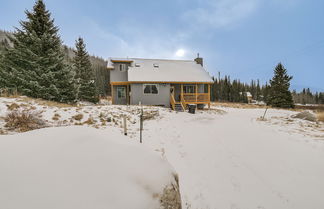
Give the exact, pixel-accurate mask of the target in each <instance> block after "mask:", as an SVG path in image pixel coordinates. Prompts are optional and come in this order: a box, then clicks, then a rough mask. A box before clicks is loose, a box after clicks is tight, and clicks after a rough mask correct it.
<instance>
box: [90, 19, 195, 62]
mask: <svg viewBox="0 0 324 209" xmlns="http://www.w3.org/2000/svg"><path fill="white" fill-rule="evenodd" d="M86 24H87V27H86V28H87V30H90V31H91V35H90V36H89V37H86V38H87V39H88V40H95V41H93V42H92V47H93V48H94V49H96V53H99V54H101V56H104V57H105V58H108V57H110V56H112V57H143V58H165V59H175V58H179V57H177V56H176V51H177V50H178V49H179V48H181V49H183V50H185V51H186V53H185V54H184V56H183V57H181V58H182V59H192V58H193V56H194V55H193V53H190V52H191V50H190V48H189V47H186V46H185V44H184V42H183V40H185V39H186V36H184V35H183V34H182V33H174V32H172V31H167V30H165V29H161V30H159V29H155V30H152V29H151V27H149V26H145V25H138V24H133V23H132V22H119V23H118V24H116V26H109V27H105V26H102V25H99V24H98V23H97V22H95V21H93V20H90V19H88V20H87V21H86ZM92 47H91V48H92ZM89 51H90V52H91V51H92V49H89Z"/></svg>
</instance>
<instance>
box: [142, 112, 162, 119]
mask: <svg viewBox="0 0 324 209" xmlns="http://www.w3.org/2000/svg"><path fill="white" fill-rule="evenodd" d="M159 115H160V114H159V111H158V110H149V111H145V112H144V114H143V120H153V119H155V118H157V117H159Z"/></svg>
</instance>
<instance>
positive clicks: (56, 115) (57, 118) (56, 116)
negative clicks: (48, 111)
mask: <svg viewBox="0 0 324 209" xmlns="http://www.w3.org/2000/svg"><path fill="white" fill-rule="evenodd" d="M60 117H61V116H60V114H58V113H55V114H54V116H53V117H52V120H59V119H60Z"/></svg>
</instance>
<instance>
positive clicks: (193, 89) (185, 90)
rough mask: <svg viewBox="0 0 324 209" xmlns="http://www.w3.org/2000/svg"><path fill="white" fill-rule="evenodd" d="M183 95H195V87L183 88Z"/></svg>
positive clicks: (187, 86)
mask: <svg viewBox="0 0 324 209" xmlns="http://www.w3.org/2000/svg"><path fill="white" fill-rule="evenodd" d="M183 93H195V86H192V85H186V86H183Z"/></svg>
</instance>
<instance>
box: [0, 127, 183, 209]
mask: <svg viewBox="0 0 324 209" xmlns="http://www.w3.org/2000/svg"><path fill="white" fill-rule="evenodd" d="M0 173H1V175H0V185H1V186H0V208H10V209H21V208H24V209H40V208H42V209H43V208H48V209H83V208H84V209H89V208H93V209H101V208H105V209H106V208H113V209H127V208H132V209H137V208H138V209H145V208H147V209H153V208H163V206H169V205H170V204H173V203H174V204H175V205H173V207H172V208H180V207H181V205H180V202H181V201H180V194H179V190H178V182H177V176H176V174H175V172H174V170H173V169H172V167H171V166H170V164H169V163H168V162H167V161H166V160H165V159H163V158H162V157H160V156H158V155H157V154H156V153H153V152H151V151H149V150H148V149H145V148H144V147H142V146H140V145H139V144H137V143H135V142H133V143H130V141H129V139H127V138H124V136H122V135H120V134H117V133H109V134H107V132H103V131H100V130H96V129H93V128H86V127H61V128H46V129H41V130H36V131H31V132H27V133H23V134H16V135H7V136H0ZM170 193H171V194H173V195H171V200H170V201H169V200H166V198H165V197H167V196H170ZM168 201H169V202H168Z"/></svg>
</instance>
